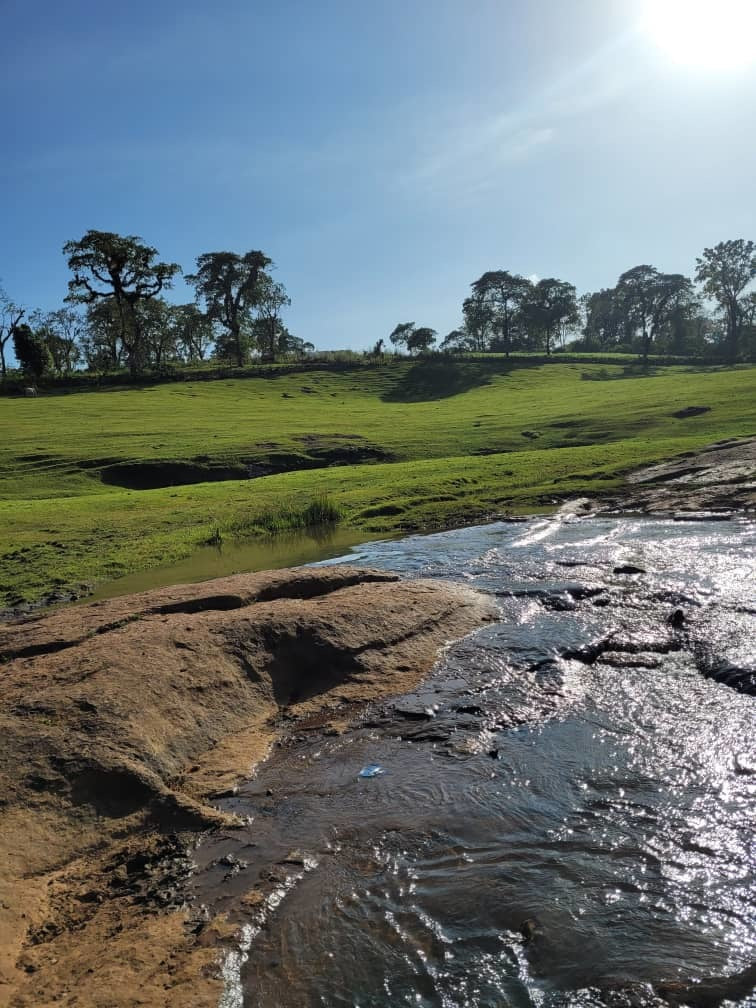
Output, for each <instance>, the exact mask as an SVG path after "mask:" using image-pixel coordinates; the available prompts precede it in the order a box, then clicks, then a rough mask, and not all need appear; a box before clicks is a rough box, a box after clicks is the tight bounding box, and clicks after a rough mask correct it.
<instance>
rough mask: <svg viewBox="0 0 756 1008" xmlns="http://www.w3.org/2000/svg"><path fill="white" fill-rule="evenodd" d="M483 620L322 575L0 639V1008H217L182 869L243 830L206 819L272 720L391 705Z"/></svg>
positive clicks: (382, 578) (428, 594)
mask: <svg viewBox="0 0 756 1008" xmlns="http://www.w3.org/2000/svg"><path fill="white" fill-rule="evenodd" d="M368 612H369V613H370V619H369V620H368V619H366V618H365V614H366V613H368ZM494 613H495V607H494V606H493V605H492V604H491V603H490V602H488V601H486V600H485V598H484V597H483V596H481V595H478V594H476V593H475V592H474V591H472V590H471V589H469V588H466V587H463V586H459V585H443V584H441V583H438V582H428V581H414V582H409V583H402V582H399V579H398V577H397V576H396V575H395V574H392V573H390V572H384V571H373V572H371V571H366V570H359V569H355V568H346V567H329V568H312V569H306V570H301V569H300V570H293V571H276V572H268V573H263V574H255V575H238V576H235V577H232V578H226V579H222V580H221V581H216V582H208V583H205V584H200V585H191V586H184V587H178V588H175V589H165V590H161V591H156V592H148V593H144V594H142V595H139V596H132V597H127V598H120V599H115V600H111V601H108V602H102V603H90V604H89V605H84V606H80V607H78V608H71V609H67V610H61V611H58V612H54V613H50V614H48V615H47V616H44V617H42V618H39V619H35V620H27V621H25V622H18V623H16V624H8V625H5V626H3V627H1V628H0V656H2V665H1V666H0V669H1V671H2V675H3V688H4V704H3V707H2V711H0V732H1V733H2V738H3V745H2V747H0V796H1V797H0V837H1V840H0V860H1V861H2V864H3V874H2V883H1V888H0V1000H1V1001H2V1003H4V1004H6V1003H7V1004H9V1005H13V1006H14V1008H21V1006H32V1005H33V1006H38V1005H42V1004H47V1003H48V1002H50V1003H52V1002H54V1001H55V1002H57V1001H63V1003H68V1000H67V999H68V998H73V997H74V991H75V992H76V996H77V997H78V998H79V1000H78V1001H76V1002H74V1001H73V1000H72V1001H71V1002H70V1003H72V1004H73V1003H77V1004H92V1005H94V1004H107V1005H108V1006H111V1005H120V1004H133V1003H136V1002H135V1001H134V998H135V997H136V996H137V995H136V991H137V990H138V991H139V998H140V1000H139V1003H141V1004H145V1005H152V1004H154V1005H168V1004H171V1005H173V1004H176V1005H178V1004H182V1005H186V1004H189V1003H190V1004H192V1005H203V1004H215V1003H217V998H218V979H217V969H215V967H214V966H213V963H214V962H215V957H216V953H215V952H213V951H212V946H213V941H210V940H209V939H208V935H211V934H215V935H216V938H217V935H218V934H220V933H222V932H223V928H224V926H225V925H224V924H223V922H222V921H220V920H218V919H216V918H217V915H216V916H215V917H214V918H213V919H212V920H211V919H210V918H207V919H205V915H204V914H203V913H202V912H201V910H199V911H198V910H197V909H196V908H190V907H188V906H187V905H186V882H187V878H188V875H189V873H190V870H191V861H190V860H189V856H190V853H191V846H192V844H193V843H194V837H195V836H196V832H197V831H201V830H207V829H221V828H224V829H229V828H234V827H238V826H239V824H240V823H241V822H242V821H243V820H240V819H238V818H237V817H235V816H234V815H232V814H229V813H228V812H226V811H223V810H220V809H219V808H218V807H217V806H213V805H211V804H210V801H211V800H217V796H218V795H219V794H222V793H226V794H233V793H234V783H235V781H236V780H238V778H239V777H240V776H243V775H244V774H245V773H247V772H248V771H249V768H250V767H251V766H252V765H254V764H255V763H256V762H257V761H259V760H260V759H261V758H262V757H263V756H264V755H265V753H266V752H267V750H268V748H269V747H270V745H271V744H272V743H273V742H274V741H275V739H276V738H277V737H278V736H279V734H280V731H281V727H280V724H279V721H280V719H281V716H282V715H288V716H289V717H296V718H307V717H308V716H309V717H312V716H315V715H316V714H317V712H318V711H321V710H323V709H327V708H330V707H334V706H338V705H342V706H344V707H349V706H350V705H352V706H354V705H357V706H358V705H359V704H361V703H364V702H365V701H366V700H368V699H374V698H375V697H376V696H381V695H388V694H392V693H399V692H402V691H403V690H406V689H407V688H409V687H411V686H412V685H414V684H415V683H416V682H417V681H418V679H419V678H420V677H421V676H422V675H424V674H425V673H426V672H427V671H428V669H429V668H430V666H431V664H432V662H433V660H434V657H435V655H436V653H437V651H438V649H439V648H440V647H442V646H443V645H444V644H445V643H447V642H448V641H449V640H450V639H452V638H454V637H456V636H460V635H463V634H465V633H467V632H469V631H470V630H471V629H473V628H475V627H477V626H479V625H480V624H481V622H485V621H486V620H490V619H491V618H493V615H494ZM245 867H246V861H245V859H244V857H243V856H240V857H238V858H237V857H236V856H235V855H234V857H233V858H232V857H230V856H229V857H227V858H226V859H225V861H221V862H219V865H218V869H219V870H220V871H223V873H224V875H228V876H229V877H234V876H235V875H238V874H239V873H240V872H242V871H243V869H244V868H245ZM198 913H199V916H197V914H198ZM200 934H201V935H203V936H204V937H203V941H202V944H201V945H197V936H199V935H200ZM205 968H207V970H209V972H207V970H206V975H205V976H204V980H203V981H202V983H200V982H199V978H201V976H202V971H203V969H205ZM108 977H109V978H110V979H111V980H112V982H113V984H115V986H114V987H113V988H109V987H108V982H107V980H106V979H104V978H108ZM203 984H204V986H203ZM103 991H104V993H103ZM6 995H7V996H6ZM103 999H104V1000H103Z"/></svg>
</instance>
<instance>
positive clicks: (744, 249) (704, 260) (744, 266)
mask: <svg viewBox="0 0 756 1008" xmlns="http://www.w3.org/2000/svg"><path fill="white" fill-rule="evenodd" d="M696 280H698V282H699V283H702V284H703V288H704V292H705V293H706V294H708V295H709V297H712V298H713V299H714V300H715V301H716V302H717V304H718V305H719V307H720V308H721V309H722V312H723V313H724V316H725V320H726V324H727V342H728V345H729V351H730V357H731V358H732V359H733V360H735V359H736V357H737V355H738V344H739V340H740V331H741V326H742V323H743V322H744V321H745V320H746V318H747V315H748V309H747V304H748V301H749V298H750V295H749V296H747V297H744V292H745V290H746V288H747V287H748V286H749V285H750V284H751V283H753V281H754V280H756V245H755V244H754V243H753V242H752V241H745V240H744V239H743V238H738V239H735V240H734V241H725V242H720V243H719V244H718V245H715V246H714V248H707V249H704V251H703V254H702V255H701V256H700V257H699V258H697V259H696Z"/></svg>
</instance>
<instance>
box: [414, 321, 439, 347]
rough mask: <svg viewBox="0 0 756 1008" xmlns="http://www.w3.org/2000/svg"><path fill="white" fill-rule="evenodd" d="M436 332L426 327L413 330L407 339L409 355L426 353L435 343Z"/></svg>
mask: <svg viewBox="0 0 756 1008" xmlns="http://www.w3.org/2000/svg"><path fill="white" fill-rule="evenodd" d="M437 335H438V334H437V332H436V330H435V329H430V328H429V327H428V326H420V327H419V328H417V329H413V330H412V332H411V333H410V334H409V335H408V337H407V350H408V351H409V352H410V353H427V352H428V350H430V348H431V346H432V345H433V344H434V343H435V342H436V336H437Z"/></svg>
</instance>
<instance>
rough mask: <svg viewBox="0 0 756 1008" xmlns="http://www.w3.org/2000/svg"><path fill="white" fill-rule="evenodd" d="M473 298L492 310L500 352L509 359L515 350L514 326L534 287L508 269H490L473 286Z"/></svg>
mask: <svg viewBox="0 0 756 1008" xmlns="http://www.w3.org/2000/svg"><path fill="white" fill-rule="evenodd" d="M471 286H472V290H473V299H474V300H475V301H478V302H479V303H480V304H481V306H483V305H485V306H487V307H488V308H489V309H490V314H491V319H492V321H493V325H494V331H495V335H496V343H497V344H498V345H497V347H496V349H503V350H504V353H505V354H506V356H507V357H509V352H510V350H511V348H512V326H513V322H514V320H515V319H516V317H517V313H518V311H519V309H520V307H521V305H522V303H523V300H524V299H525V298H526V297H527V296H528V295H529V293H530V290H531V287H532V284H531V283H530V281H529V280H526V279H525V277H523V276H519V274H517V273H509V272H508V271H507V270H489V271H488V272H487V273H484V274H483V275H482V276H481V277H479V278H478V279H477V280H476V281H475V283H473V284H472V285H471Z"/></svg>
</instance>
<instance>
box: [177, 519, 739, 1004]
mask: <svg viewBox="0 0 756 1008" xmlns="http://www.w3.org/2000/svg"><path fill="white" fill-rule="evenodd" d="M339 559H342V560H348V561H349V562H356V563H359V564H363V565H368V566H373V567H380V568H387V569H392V570H395V571H399V572H401V573H402V574H404V575H405V576H406V577H427V576H433V577H442V578H451V579H456V580H463V581H465V582H466V583H469V584H470V585H472V586H475V587H477V588H479V589H480V590H482V591H484V592H487V593H490V594H492V595H493V596H494V597H495V598H496V599H497V600H498V603H499V605H500V607H501V620H500V622H498V623H495V624H493V625H490V626H488V627H486V628H485V629H483V630H481V631H480V632H478V633H476V634H474V635H472V636H470V637H468V638H466V639H465V640H463V641H460V642H457V643H456V644H453V645H452V646H451V647H450V648H449V649H448V651H447V652H446V653H445V654H444V655H443V657H442V658H441V659H440V660H439V662H438V663H437V666H436V668H435V670H434V672H433V673H432V675H431V676H430V677H429V678H428V680H427V681H426V682H425V683H424V684H423V685H422V686H421V687H420V688H419V689H418V690H417V691H416V692H415V693H414V694H412V695H410V696H406V697H402V698H398V699H395V700H392V701H388V702H382V703H377V704H375V705H374V706H373V707H372V708H370V709H369V710H368V711H367V712H365V714H364V716H362V717H361V718H360V719H359V720H358V721H357V722H356V723H355V724H354V725H353V726H352V727H351V728H350V729H348V730H346V731H344V732H342V733H340V734H336V733H332V732H329V731H324V730H323V729H322V727H319V726H318V725H310V726H296V727H295V728H294V729H293V733H292V734H291V735H290V736H289V737H288V738H287V739H286V740H285V742H284V744H283V745H281V746H280V747H278V748H276V749H275V750H274V752H273V753H272V755H271V757H270V758H269V760H267V761H266V762H265V763H264V764H263V765H262V766H261V767H260V768H259V770H258V772H257V773H256V775H255V776H254V777H253V778H252V779H250V780H249V781H248V782H246V783H245V784H244V785H243V786H242V787H241V788H240V789H239V791H238V793H237V794H236V795H235V796H234V797H231V798H228V799H226V800H224V802H223V805H224V807H226V808H228V809H230V810H233V811H235V812H238V813H240V814H242V815H245V816H249V817H250V819H249V826H248V827H246V828H244V829H242V830H239V831H233V832H229V833H227V834H220V835H215V836H214V837H213V838H212V839H211V840H209V841H206V842H205V843H203V844H202V845H201V846H200V847H199V849H198V850H197V851H196V852H195V857H196V861H197V864H198V872H197V874H196V875H195V878H194V882H193V886H194V900H195V905H197V906H201V905H206V906H207V907H208V910H209V913H210V914H212V915H214V914H216V913H220V912H226V913H227V914H228V915H229V917H230V918H231V919H232V920H234V921H237V922H238V923H239V925H240V927H241V932H240V933H241V941H240V943H238V944H230V945H229V946H228V948H227V949H226V951H225V952H224V963H223V971H224V979H225V993H224V996H223V1000H222V1002H221V1004H222V1008H252V1006H259V1008H271V1006H282V1008H288V1006H291V1008H294V1006H297V1008H302V1006H305V1008H308V1006H315V1005H326V1006H359V1008H388V1006H398V1005H412V1006H427V1008H431V1006H439V1008H461V1006H482V1008H489V1006H490V1008H493V1006H505V1005H507V1006H509V1005H511V1006H523V1008H525V1006H537V1008H552V1006H562V1005H565V1006H566V1005H570V1006H572V1005H586V1006H589V1005H604V1004H615V1003H622V1004H627V1005H629V1004H646V1003H648V1004H652V1003H663V1002H659V1001H658V1000H657V1001H654V998H658V997H659V993H658V992H659V990H660V985H664V984H670V983H675V982H679V983H689V982H691V981H695V980H698V979H702V978H710V977H721V976H728V975H732V974H737V973H739V972H740V971H743V970H744V969H747V968H748V967H750V966H751V964H752V963H753V962H754V959H756V899H755V897H756V851H755V850H754V797H755V795H756V698H754V696H753V695H749V692H748V689H749V688H750V687H749V683H751V684H753V683H754V682H756V680H753V679H748V672H749V670H753V669H754V666H755V665H756V599H755V595H756V592H755V591H754V586H755V585H756V524H754V523H752V522H749V521H747V520H745V519H734V520H732V521H728V522H706V521H697V522H689V521H684V522H679V521H673V520H666V519H665V520H651V519H646V518H633V517H604V518H600V517H588V518H582V519H581V518H579V517H577V516H576V515H565V514H561V515H559V516H556V517H552V518H534V519H529V520H528V521H526V522H523V523H517V524H515V523H497V524H492V525H487V526H481V527H477V528H467V529H460V530H456V531H452V532H446V533H441V534H437V535H430V536H412V537H410V538H406V539H403V540H399V541H390V542H378V543H370V544H366V545H363V546H361V547H358V548H356V549H355V550H354V551H352V552H350V553H349V554H347V555H346V556H344V557H341V558H339ZM723 663H724V664H725V665H727V667H729V668H732V669H736V670H739V671H740V678H736V680H733V681H736V682H737V683H738V684H739V686H740V687H741V688H739V689H734V688H731V687H730V686H728V685H726V684H724V683H723V682H718V681H715V679H713V678H711V674H712V670H714V671H716V669H718V668H721V666H722V665H723ZM744 690H745V691H744ZM368 764H379V765H380V766H381V767H382V769H383V771H384V772H383V773H380V774H378V775H377V776H375V777H372V778H363V777H360V776H359V773H360V770H361V769H362V768H363V767H365V766H366V765H368ZM639 985H640V986H639ZM643 985H646V986H643ZM631 988H632V990H634V991H635V994H633V995H632V997H631V996H630V995H628V994H627V993H626V992H627V990H628V989H631ZM619 991H624V992H625V993H623V994H622V995H621V997H622V998H624V1000H620V1001H619V1002H618V1001H617V1000H616V999H617V997H620V995H619V994H618V993H617V992H619ZM639 992H640V993H639ZM644 992H645V993H644ZM633 997H634V998H635V1000H633ZM739 997H740V1000H739V1002H738V1003H740V1004H743V1005H745V1004H749V1005H753V1004H756V999H754V996H753V995H752V994H747V993H746V994H742V993H741V995H739ZM613 999H614V1000H613ZM644 999H645V1000H644ZM734 1000H735V1001H737V1000H738V998H737V997H736V998H734ZM711 1003H712V1004H713V1003H719V1002H717V1001H712V1002H711Z"/></svg>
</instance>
